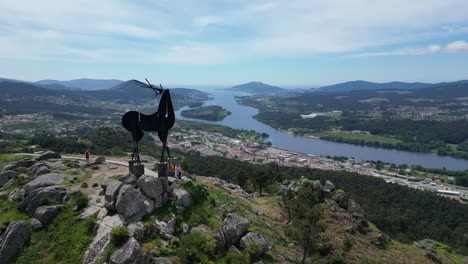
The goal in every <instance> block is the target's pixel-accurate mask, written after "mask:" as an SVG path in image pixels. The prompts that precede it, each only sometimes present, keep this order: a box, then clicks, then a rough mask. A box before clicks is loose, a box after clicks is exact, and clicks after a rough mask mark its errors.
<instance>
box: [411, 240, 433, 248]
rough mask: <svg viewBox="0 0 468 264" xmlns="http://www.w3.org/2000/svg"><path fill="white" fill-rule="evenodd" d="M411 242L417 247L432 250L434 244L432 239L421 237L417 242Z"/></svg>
mask: <svg viewBox="0 0 468 264" xmlns="http://www.w3.org/2000/svg"><path fill="white" fill-rule="evenodd" d="M413 244H414V245H415V246H417V247H418V248H422V249H425V250H433V249H434V247H435V245H436V244H435V242H434V240H431V239H423V240H420V241H417V242H416V241H415V242H414V243H413Z"/></svg>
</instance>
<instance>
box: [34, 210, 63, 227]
mask: <svg viewBox="0 0 468 264" xmlns="http://www.w3.org/2000/svg"><path fill="white" fill-rule="evenodd" d="M59 211H60V209H59V207H58V206H40V207H38V208H37V209H36V212H35V213H34V216H35V217H36V218H37V219H39V221H41V223H42V224H44V225H48V224H50V223H51V222H52V220H54V218H55V217H56V216H57V214H58V213H59Z"/></svg>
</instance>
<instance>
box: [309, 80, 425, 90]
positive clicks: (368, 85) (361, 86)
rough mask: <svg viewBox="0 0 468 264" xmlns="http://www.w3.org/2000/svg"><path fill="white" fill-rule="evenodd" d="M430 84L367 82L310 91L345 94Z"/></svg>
mask: <svg viewBox="0 0 468 264" xmlns="http://www.w3.org/2000/svg"><path fill="white" fill-rule="evenodd" d="M433 85H434V84H431V83H421V82H415V83H406V82H388V83H375V82H367V81H350V82H344V83H338V84H333V85H328V86H323V87H320V88H319V89H312V90H313V91H317V92H347V91H353V90H377V89H404V90H408V89H418V88H426V87H431V86H433Z"/></svg>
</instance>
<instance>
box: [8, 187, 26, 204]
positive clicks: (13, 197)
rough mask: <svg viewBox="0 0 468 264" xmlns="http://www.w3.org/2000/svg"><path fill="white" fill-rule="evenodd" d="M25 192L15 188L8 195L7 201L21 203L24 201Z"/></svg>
mask: <svg viewBox="0 0 468 264" xmlns="http://www.w3.org/2000/svg"><path fill="white" fill-rule="evenodd" d="M25 194H26V192H25V191H24V189H22V188H16V189H15V190H14V191H12V192H11V193H10V196H9V197H8V199H9V200H10V201H13V202H21V201H22V200H23V199H24V195H25Z"/></svg>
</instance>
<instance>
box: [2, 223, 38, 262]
mask: <svg viewBox="0 0 468 264" xmlns="http://www.w3.org/2000/svg"><path fill="white" fill-rule="evenodd" d="M31 233H32V231H31V228H29V226H28V224H26V222H25V221H13V222H11V223H10V224H9V225H8V227H7V229H6V230H5V232H3V234H2V235H1V236H0V260H1V261H2V263H8V262H9V261H10V260H11V259H12V258H13V257H14V256H16V255H17V254H18V253H19V251H20V250H21V248H22V247H23V246H24V245H25V244H26V243H27V242H28V241H29V239H30V238H31Z"/></svg>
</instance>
